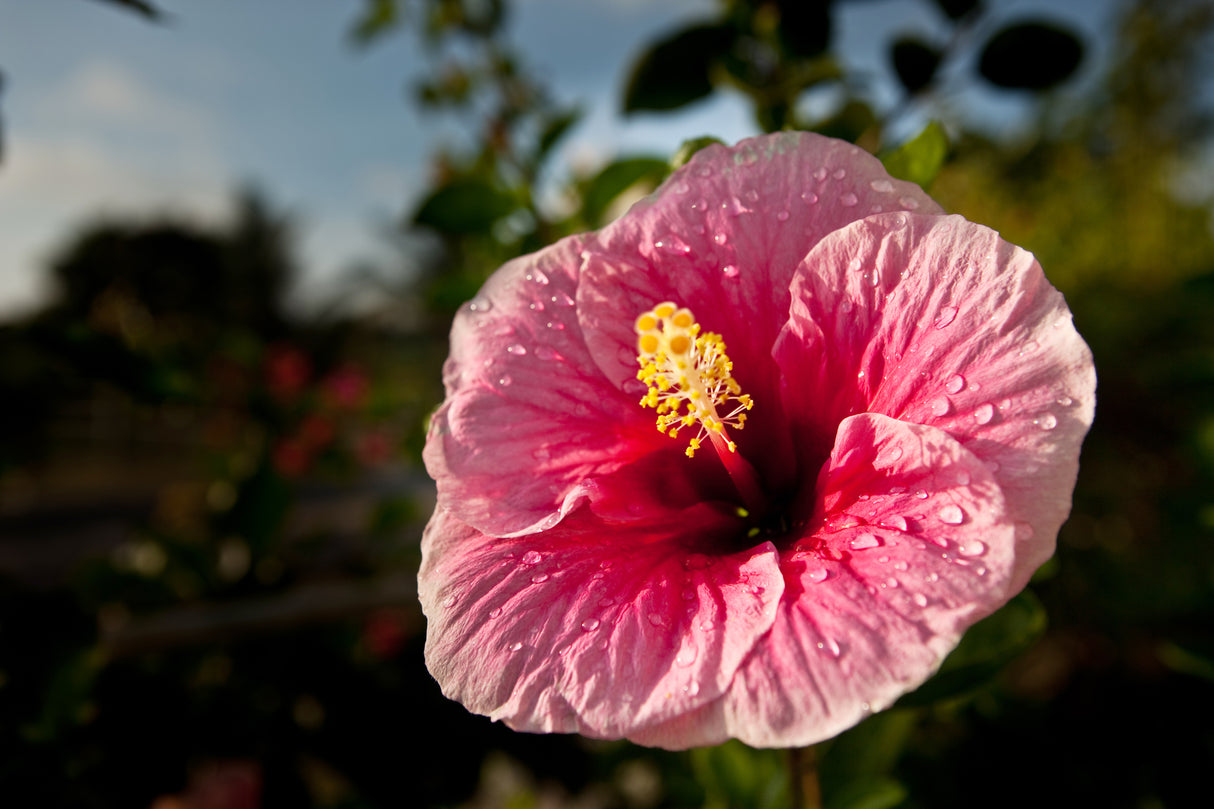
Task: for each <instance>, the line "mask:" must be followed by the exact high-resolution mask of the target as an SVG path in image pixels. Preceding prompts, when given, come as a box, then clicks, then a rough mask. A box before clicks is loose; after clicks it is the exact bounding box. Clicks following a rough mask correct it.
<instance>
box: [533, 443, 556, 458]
mask: <svg viewBox="0 0 1214 809" xmlns="http://www.w3.org/2000/svg"><path fill="white" fill-rule="evenodd" d="M531 457H532V458H535V459H536V460H537V461H546V460H548V459H549V458H551V457H552V450H551V448H549V447H547V446H541V447H536V448H535V449H533V450H532V451H531Z"/></svg>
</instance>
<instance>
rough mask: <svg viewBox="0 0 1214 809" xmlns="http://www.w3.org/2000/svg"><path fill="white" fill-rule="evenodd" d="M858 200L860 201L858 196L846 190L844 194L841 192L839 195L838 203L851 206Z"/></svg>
mask: <svg viewBox="0 0 1214 809" xmlns="http://www.w3.org/2000/svg"><path fill="white" fill-rule="evenodd" d="M859 201H860V198H859V197H857V196H856V195H855V194H853V193H852V192H850V191H848V192H847V193H846V194H843V195H842V196H841V197H839V204H840V205H842V206H843V207H844V208H851V207H852V206H854V205H855V204H856V203H857V202H859Z"/></svg>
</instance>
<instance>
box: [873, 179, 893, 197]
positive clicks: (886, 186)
mask: <svg viewBox="0 0 1214 809" xmlns="http://www.w3.org/2000/svg"><path fill="white" fill-rule="evenodd" d="M868 185H869V187H870V188H872V190H874V191H876V192H877V193H880V194H888V193H889V192H890V191H893V190H894V184H893V183H891V182H890V181H889V180H873V181H872V182H871V183H869V184H868Z"/></svg>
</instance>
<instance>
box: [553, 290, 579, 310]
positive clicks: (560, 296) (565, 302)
mask: <svg viewBox="0 0 1214 809" xmlns="http://www.w3.org/2000/svg"><path fill="white" fill-rule="evenodd" d="M552 302H553V303H555V304H556V305H557V306H573V304H574V300H573V298H571V297H569V295H568V293H566V292H564V291H561V292H558V293H556V294H555V295H553V296H552Z"/></svg>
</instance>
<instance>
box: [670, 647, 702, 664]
mask: <svg viewBox="0 0 1214 809" xmlns="http://www.w3.org/2000/svg"><path fill="white" fill-rule="evenodd" d="M697 654H698V653H697V652H696V648H695V647H694V646H688V647H687V648H685V649H680V650H679V653H678V655H677V656H676V657H675V659H674V662H675V665H676V666H690V665H691V664H692V663H694V662H696V655H697Z"/></svg>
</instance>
